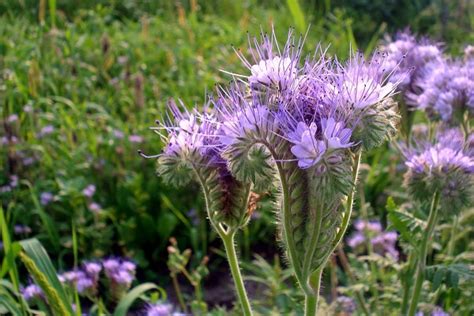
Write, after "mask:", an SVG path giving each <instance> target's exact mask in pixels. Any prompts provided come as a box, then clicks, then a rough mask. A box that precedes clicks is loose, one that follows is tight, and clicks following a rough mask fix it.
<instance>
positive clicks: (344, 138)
mask: <svg viewBox="0 0 474 316" xmlns="http://www.w3.org/2000/svg"><path fill="white" fill-rule="evenodd" d="M321 126H322V129H323V135H324V137H325V139H326V142H327V148H328V149H340V148H349V147H351V146H352V145H353V144H354V143H351V142H349V141H350V139H351V135H352V130H351V129H350V128H344V123H343V122H337V121H336V120H334V118H332V117H330V118H328V119H322V120H321Z"/></svg>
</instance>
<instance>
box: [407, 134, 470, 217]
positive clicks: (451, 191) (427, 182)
mask: <svg viewBox="0 0 474 316" xmlns="http://www.w3.org/2000/svg"><path fill="white" fill-rule="evenodd" d="M468 141H469V137H467V140H466V138H465V137H464V135H463V133H462V132H461V131H460V130H459V129H442V128H440V129H439V130H438V131H437V133H436V137H435V140H434V141H428V140H427V139H416V140H415V142H416V144H415V146H413V147H408V148H405V149H404V152H403V154H404V156H405V158H406V160H405V165H406V166H407V172H406V173H405V186H406V187H407V188H408V191H409V193H410V194H412V195H413V196H414V197H415V198H416V199H418V200H423V199H426V197H427V196H432V195H433V194H434V193H435V192H440V194H441V195H442V196H443V198H442V199H441V206H442V209H445V210H446V209H453V210H454V211H459V209H460V208H462V207H464V206H466V205H469V204H470V203H471V199H472V193H471V190H472V174H473V173H474V151H473V150H472V148H470V146H469V143H468Z"/></svg>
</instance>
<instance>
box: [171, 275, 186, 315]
mask: <svg viewBox="0 0 474 316" xmlns="http://www.w3.org/2000/svg"><path fill="white" fill-rule="evenodd" d="M171 279H172V280H173V287H174V291H175V292H176V297H177V298H178V302H179V306H181V309H182V310H183V312H184V313H187V312H188V310H187V308H186V304H185V303H184V299H183V294H182V293H181V288H180V287H179V283H178V278H177V277H176V274H174V273H172V274H171Z"/></svg>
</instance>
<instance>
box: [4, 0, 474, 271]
mask: <svg viewBox="0 0 474 316" xmlns="http://www.w3.org/2000/svg"><path fill="white" fill-rule="evenodd" d="M473 6H474V4H473V2H470V1H469V0H457V1H448V0H414V1H413V0H412V1H409V0H401V1H395V0H391V1H385V0H375V1H369V0H354V1H329V0H325V1H318V0H313V1H300V2H299V3H298V2H297V1H293V0H287V1H284V0H277V1H263V2H262V1H254V0H247V1H231V0H222V1H198V0H189V1H185V0H176V1H154V0H142V1H118V0H116V1H105V0H100V1H92V0H84V1H77V0H75V1H67V0H59V1H54V0H40V1H38V0H11V1H3V2H1V3H0V71H1V73H0V80H1V81H0V103H1V106H2V107H1V117H0V120H1V127H0V134H1V137H2V138H1V139H2V143H1V148H0V153H1V154H0V160H1V165H0V168H1V169H0V186H1V187H0V197H1V201H2V205H3V208H4V209H5V210H6V212H7V221H8V223H9V224H10V225H11V227H14V225H20V224H21V225H28V226H29V227H30V228H31V232H20V233H19V235H17V236H16V237H17V239H21V238H24V237H26V236H27V235H28V236H36V237H37V238H39V240H40V241H41V242H42V243H43V245H45V247H46V249H47V250H48V251H49V253H50V255H51V257H52V258H53V260H55V264H56V265H57V266H59V267H66V266H71V262H72V260H73V251H72V227H73V226H74V227H75V228H76V230H77V238H78V240H77V241H78V252H79V256H80V257H81V258H85V259H87V258H94V257H102V256H108V255H113V254H115V255H124V256H129V257H131V258H133V259H134V260H136V262H137V263H138V264H139V266H140V268H141V269H140V270H139V272H140V275H139V278H141V279H143V280H150V279H151V280H156V278H157V277H159V276H165V275H166V274H167V268H166V260H165V258H166V246H167V244H168V239H169V238H170V237H171V236H175V237H176V238H177V239H178V240H179V243H180V245H183V247H190V248H192V249H193V252H194V253H195V256H193V260H195V262H196V263H197V262H199V261H200V260H201V259H202V258H203V256H204V255H206V254H209V255H210V256H211V261H210V265H211V266H212V265H213V264H214V265H217V264H218V263H219V260H218V258H219V252H218V251H217V250H216V248H219V247H220V243H219V241H218V240H217V239H216V236H214V235H213V233H212V230H211V229H209V227H208V223H207V221H206V219H205V215H204V205H203V201H202V200H201V198H200V197H199V196H200V195H199V188H198V186H190V187H188V188H186V189H179V190H177V189H174V188H170V187H169V186H167V185H164V184H162V183H161V181H160V179H159V178H158V177H156V175H155V164H154V161H152V160H145V159H142V158H141V157H139V156H138V155H137V150H138V149H142V150H143V151H144V152H145V153H152V154H153V153H158V152H159V151H160V149H161V145H162V144H161V143H160V139H159V137H158V136H157V135H154V134H153V132H152V131H150V130H149V129H148V127H149V126H152V125H153V123H154V120H155V119H160V118H162V117H163V115H164V109H165V105H166V102H167V100H169V99H170V98H178V97H179V98H180V99H181V100H182V101H183V102H184V103H185V104H186V105H187V106H189V107H191V106H194V105H198V106H200V105H202V104H203V102H204V101H205V96H206V93H207V92H209V91H211V90H212V89H213V86H214V85H215V84H216V83H224V82H226V81H228V80H229V76H228V75H226V74H224V73H222V72H219V70H220V69H226V70H227V71H232V72H240V73H242V72H245V71H246V70H245V69H244V67H243V66H242V65H241V63H240V61H239V60H238V58H237V56H236V54H235V53H234V51H233V49H232V46H231V45H234V46H236V47H241V48H242V49H245V48H246V41H247V32H249V33H250V34H258V33H259V32H260V30H261V29H263V30H265V31H269V30H271V27H272V25H274V26H275V31H276V33H277V36H278V37H279V38H280V39H281V40H282V41H284V39H285V38H286V33H287V31H288V28H289V27H290V26H294V27H296V29H297V31H299V32H305V31H306V29H307V28H308V27H310V29H309V33H308V39H307V41H306V47H305V50H307V51H310V50H312V49H314V47H315V45H316V43H318V42H321V43H322V44H323V47H325V46H327V45H330V46H329V52H330V53H337V54H338V55H339V56H342V57H345V56H347V55H348V53H349V50H350V47H351V46H352V47H353V48H358V49H360V50H362V51H365V52H369V51H371V50H373V49H374V48H375V47H376V46H377V45H378V44H379V43H380V41H383V39H384V37H387V36H389V35H393V34H395V33H396V32H397V31H398V30H402V29H405V28H406V27H409V28H410V29H411V30H412V31H413V32H416V33H419V34H424V35H427V36H430V37H431V38H433V39H435V40H437V41H440V42H443V43H446V44H449V46H448V45H447V47H449V50H450V52H451V53H453V54H455V55H459V54H460V53H461V52H462V49H463V48H464V45H465V44H466V43H469V42H471V43H472V42H473V40H474V33H473V25H474V17H473V15H472V10H473ZM15 115H16V116H17V117H16V118H15ZM368 160H369V162H370V165H371V167H370V168H369V164H366V165H364V168H365V173H364V179H365V187H364V190H362V191H361V192H363V194H362V195H361V197H360V198H359V203H360V201H363V202H362V203H363V204H364V205H367V207H368V208H369V212H370V213H371V214H376V215H377V216H379V217H380V218H381V219H382V220H384V221H385V216H386V215H384V214H385V204H386V200H387V196H388V195H392V196H394V197H397V196H400V193H399V192H397V190H396V189H397V188H398V187H399V182H398V183H394V181H400V180H394V179H396V178H397V177H396V176H395V175H397V174H400V169H399V168H400V167H399V164H398V161H397V158H395V157H394V156H393V152H390V151H387V150H386V148H381V149H379V150H378V151H376V152H373V153H371V154H370V156H369V157H368ZM398 178H400V177H398ZM90 185H92V186H95V192H92V194H89V193H90V192H85V191H84V189H86V187H88V186H90ZM48 194H49V195H48ZM48 197H49V198H48ZM269 203H271V201H270V199H269V198H266V199H264V200H263V202H262V203H261V205H260V207H259V209H258V210H257V212H256V213H255V215H254V220H253V221H252V222H251V224H250V225H249V226H248V228H246V230H245V231H244V232H243V234H241V236H240V238H242V242H241V243H239V244H241V245H242V249H241V252H242V254H243V256H244V258H246V259H251V258H250V249H252V251H253V252H256V253H260V254H262V255H264V256H266V257H269V258H272V257H273V254H274V253H278V252H279V249H278V245H275V242H274V239H275V238H274V236H275V234H276V232H275V227H274V223H273V221H274V220H273V214H272V213H271V212H270V211H269V209H270V207H269ZM213 259H215V260H213ZM211 271H212V269H211ZM211 278H212V275H211Z"/></svg>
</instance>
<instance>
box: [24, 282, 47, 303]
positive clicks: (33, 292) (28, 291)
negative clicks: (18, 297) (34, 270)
mask: <svg viewBox="0 0 474 316" xmlns="http://www.w3.org/2000/svg"><path fill="white" fill-rule="evenodd" d="M21 294H22V295H23V297H24V298H25V300H27V301H31V300H33V299H37V298H44V293H43V290H41V288H40V287H39V286H38V285H36V284H30V285H28V286H26V287H25V288H23V289H22V290H21Z"/></svg>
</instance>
